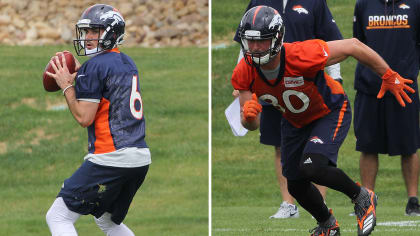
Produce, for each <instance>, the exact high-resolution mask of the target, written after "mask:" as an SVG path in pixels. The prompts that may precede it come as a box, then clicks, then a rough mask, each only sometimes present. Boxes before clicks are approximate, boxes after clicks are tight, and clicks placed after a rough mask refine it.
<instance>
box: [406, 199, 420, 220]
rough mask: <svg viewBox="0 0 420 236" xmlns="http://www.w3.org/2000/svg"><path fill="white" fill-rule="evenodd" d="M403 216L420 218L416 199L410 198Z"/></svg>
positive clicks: (419, 206) (419, 208) (419, 207)
mask: <svg viewBox="0 0 420 236" xmlns="http://www.w3.org/2000/svg"><path fill="white" fill-rule="evenodd" d="M405 215H407V216H420V205H419V199H418V198H417V197H410V199H408V203H407V206H406V207H405Z"/></svg>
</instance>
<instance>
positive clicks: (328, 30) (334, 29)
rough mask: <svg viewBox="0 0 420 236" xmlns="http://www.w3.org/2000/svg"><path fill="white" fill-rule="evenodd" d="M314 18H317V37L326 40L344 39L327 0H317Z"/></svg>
mask: <svg viewBox="0 0 420 236" xmlns="http://www.w3.org/2000/svg"><path fill="white" fill-rule="evenodd" d="M315 2H316V3H315V6H314V19H315V38H318V39H322V40H324V41H332V40H340V39H343V36H342V35H341V32H340V30H339V29H338V26H337V24H336V23H335V21H334V18H333V16H332V14H331V12H330V9H329V8H328V6H327V2H326V1H325V0H317V1H315Z"/></svg>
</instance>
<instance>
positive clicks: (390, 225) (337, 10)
mask: <svg viewBox="0 0 420 236" xmlns="http://www.w3.org/2000/svg"><path fill="white" fill-rule="evenodd" d="M248 2H249V1H248V0H232V1H222V0H214V1H212V16H213V19H212V41H213V45H212V46H213V48H214V49H213V50H212V79H211V82H212V209H211V211H212V218H211V219H212V220H211V221H212V232H213V233H212V235H309V233H308V230H309V229H312V228H314V227H315V226H316V222H315V220H313V219H312V218H311V217H310V215H309V214H308V213H306V212H305V211H304V209H302V208H300V214H301V216H300V218H298V219H287V220H270V219H268V217H269V216H270V215H272V214H274V213H275V212H276V210H277V208H278V207H279V205H280V203H281V202H282V199H281V195H280V190H279V188H278V185H277V181H276V176H275V170H274V149H273V147H270V146H264V145H261V144H259V135H258V131H255V132H250V133H248V134H247V135H246V136H245V137H234V136H233V134H232V132H231V130H230V127H229V125H228V123H227V121H226V119H225V115H224V110H225V108H226V107H227V106H228V105H229V104H230V103H231V102H232V100H233V97H232V95H231V92H232V86H231V84H230V77H231V75H232V70H233V68H234V66H235V64H236V61H237V56H238V52H239V45H238V44H237V43H234V42H233V41H232V38H233V35H234V31H235V30H236V27H237V26H238V24H239V21H240V19H241V17H242V14H243V13H244V10H245V8H246V6H247V4H248ZM354 4H355V1H354V0H328V5H329V7H330V9H331V11H332V13H333V15H334V16H335V20H336V22H337V24H338V26H339V28H340V30H341V32H342V34H343V36H344V37H345V38H349V37H351V36H352V28H351V27H352V19H353V18H352V17H353V9H354ZM230 5H231V6H234V7H229V6H230ZM286 33H287V32H286ZM226 45H227V46H226ZM225 46H226V47H225ZM216 48H217V49H216ZM355 66H356V62H355V60H354V59H352V58H350V59H347V60H346V61H344V62H342V63H341V73H342V76H343V78H344V88H345V91H346V93H347V94H348V96H349V97H350V99H351V101H352V102H353V100H354V94H355V92H354V89H353V79H354V77H353V75H354V69H355ZM358 163H359V153H358V152H356V151H355V137H354V133H353V128H351V129H350V132H349V135H348V136H347V138H346V141H345V142H344V144H343V146H342V148H341V150H340V154H339V163H338V164H339V167H340V168H342V169H343V170H344V171H345V172H346V173H347V174H348V175H349V176H350V177H351V178H353V179H354V180H356V181H360V177H359V166H358ZM375 190H376V192H377V194H378V196H379V202H378V209H377V215H378V226H377V227H376V228H375V231H374V233H372V235H387V236H388V235H403V236H407V235H413V236H414V235H420V217H407V216H405V215H404V210H405V204H406V201H407V196H406V190H405V187H404V182H403V179H402V175H401V169H400V160H399V158H398V157H392V158H390V157H388V156H381V161H380V169H379V173H378V176H377V181H376V189H375ZM327 204H328V206H329V207H330V208H332V209H333V210H334V214H335V215H336V218H337V219H338V221H339V223H340V225H341V230H342V235H356V234H357V233H356V220H355V217H351V216H349V215H348V214H349V213H350V212H352V211H353V204H352V203H351V202H350V200H349V199H348V198H347V197H345V196H344V195H343V194H341V193H339V192H336V191H334V190H328V192H327Z"/></svg>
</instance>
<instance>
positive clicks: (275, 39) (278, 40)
mask: <svg viewBox="0 0 420 236" xmlns="http://www.w3.org/2000/svg"><path fill="white" fill-rule="evenodd" d="M283 35H284V26H282V27H281V28H280V30H279V31H278V32H277V33H275V34H274V35H273V34H270V35H260V31H255V30H246V31H245V33H243V34H241V35H240V37H241V47H242V52H243V54H244V58H245V61H246V62H247V63H248V64H249V65H256V66H262V65H265V64H267V63H269V62H270V61H271V60H272V59H273V58H274V57H275V56H276V55H277V54H278V53H279V52H280V49H281V47H282V46H283V38H284V37H283ZM250 40H252V41H263V40H270V43H269V47H268V49H267V50H265V51H262V52H252V51H251V50H250V48H249V41H250Z"/></svg>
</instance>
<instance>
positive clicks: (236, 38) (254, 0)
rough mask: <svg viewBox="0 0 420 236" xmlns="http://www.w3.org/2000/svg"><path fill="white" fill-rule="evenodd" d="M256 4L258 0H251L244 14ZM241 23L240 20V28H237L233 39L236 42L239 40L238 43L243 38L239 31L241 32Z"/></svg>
mask: <svg viewBox="0 0 420 236" xmlns="http://www.w3.org/2000/svg"><path fill="white" fill-rule="evenodd" d="M254 6H257V4H256V0H251V1H249V4H248V7H247V8H246V10H245V12H244V14H245V13H246V12H247V11H248V10H249V9H251V8H252V7H254ZM241 19H242V18H241ZM240 25H241V22H240V21H239V24H238V28H236V33H235V37H233V40H235V41H236V42H238V43H240V41H241V39H240V38H239V36H238V33H239V26H240Z"/></svg>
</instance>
